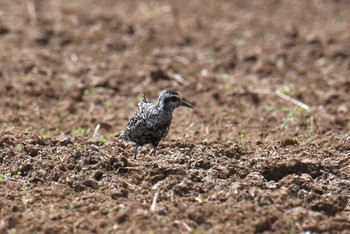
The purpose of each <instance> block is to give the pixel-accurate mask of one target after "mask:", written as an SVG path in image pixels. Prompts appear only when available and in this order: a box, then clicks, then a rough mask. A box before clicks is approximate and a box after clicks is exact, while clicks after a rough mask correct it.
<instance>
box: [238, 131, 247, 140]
mask: <svg viewBox="0 0 350 234" xmlns="http://www.w3.org/2000/svg"><path fill="white" fill-rule="evenodd" d="M246 137H247V136H246V135H245V133H243V132H241V133H240V134H239V138H241V139H244V138H246Z"/></svg>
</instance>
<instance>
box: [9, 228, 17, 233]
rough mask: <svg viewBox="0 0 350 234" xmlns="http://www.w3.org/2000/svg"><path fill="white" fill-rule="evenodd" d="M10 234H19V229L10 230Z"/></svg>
mask: <svg viewBox="0 0 350 234" xmlns="http://www.w3.org/2000/svg"><path fill="white" fill-rule="evenodd" d="M9 233H10V234H16V233H17V229H16V228H11V229H10V230H9Z"/></svg>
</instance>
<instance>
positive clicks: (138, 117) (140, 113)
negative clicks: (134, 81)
mask: <svg viewBox="0 0 350 234" xmlns="http://www.w3.org/2000/svg"><path fill="white" fill-rule="evenodd" d="M180 106H184V107H188V108H194V107H193V106H192V105H191V104H189V103H188V102H185V101H183V100H182V99H181V98H180V95H179V94H178V93H177V92H176V91H174V90H164V91H162V92H161V93H160V94H159V97H158V102H157V104H154V103H151V102H149V101H148V100H147V98H146V95H145V93H144V92H143V91H142V93H141V102H140V103H138V109H137V110H136V111H135V112H134V113H133V114H132V115H131V117H130V119H129V121H128V123H127V126H126V128H125V129H124V130H123V131H122V132H121V133H120V134H118V135H117V136H116V137H119V139H121V140H124V141H132V142H134V143H136V148H135V151H134V159H135V160H136V157H137V150H138V148H139V147H140V146H143V145H145V144H151V145H152V146H153V151H152V154H153V155H156V151H157V147H158V144H159V142H160V141H161V140H162V139H163V138H164V137H165V136H166V135H167V134H168V131H169V127H170V124H171V121H172V118H173V111H174V110H175V109H176V108H177V107H180Z"/></svg>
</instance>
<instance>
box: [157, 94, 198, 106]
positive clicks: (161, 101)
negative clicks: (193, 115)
mask: <svg viewBox="0 0 350 234" xmlns="http://www.w3.org/2000/svg"><path fill="white" fill-rule="evenodd" d="M158 105H159V106H162V107H163V108H164V109H166V110H170V111H173V110H175V109H176V108H177V107H179V106H185V107H188V108H193V106H192V105H191V104H189V103H187V102H185V101H183V100H181V98H180V95H179V94H178V93H177V92H176V91H174V90H164V91H162V92H161V93H160V95H159V98H158Z"/></svg>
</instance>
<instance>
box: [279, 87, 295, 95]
mask: <svg viewBox="0 0 350 234" xmlns="http://www.w3.org/2000/svg"><path fill="white" fill-rule="evenodd" d="M278 90H279V91H280V92H281V93H283V94H290V93H292V92H293V86H290V85H286V86H283V87H281V88H279V89H278Z"/></svg>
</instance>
